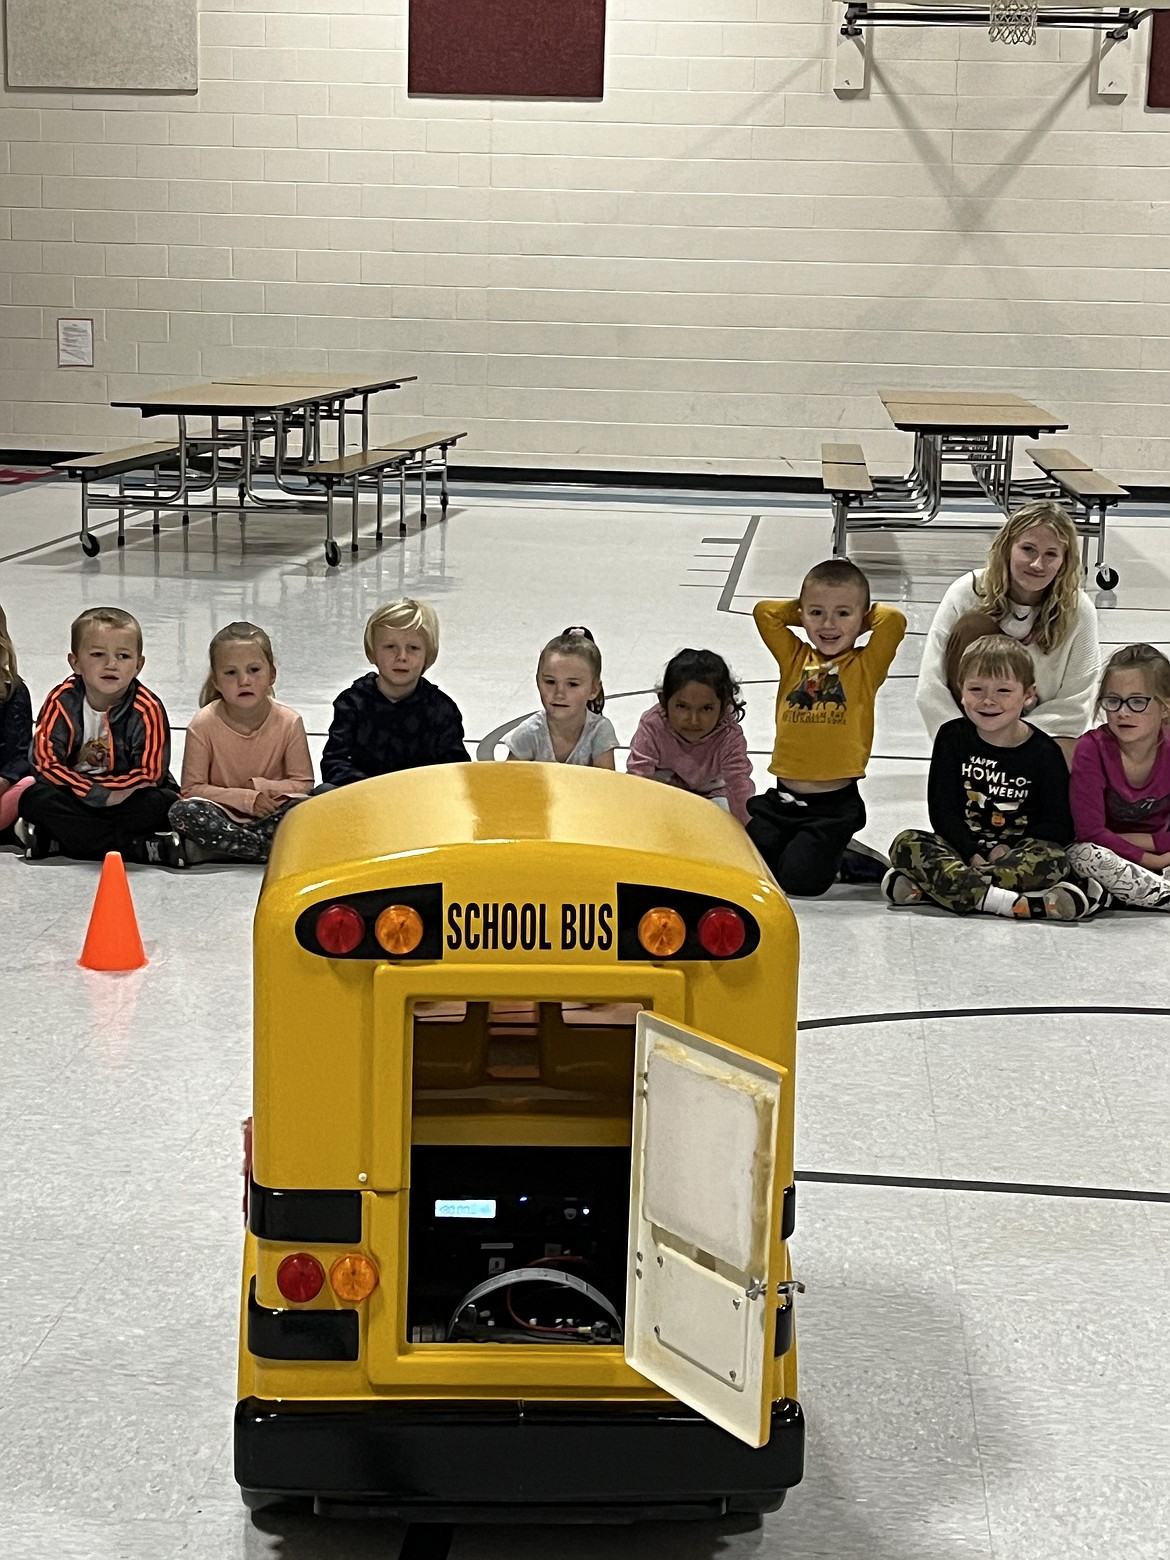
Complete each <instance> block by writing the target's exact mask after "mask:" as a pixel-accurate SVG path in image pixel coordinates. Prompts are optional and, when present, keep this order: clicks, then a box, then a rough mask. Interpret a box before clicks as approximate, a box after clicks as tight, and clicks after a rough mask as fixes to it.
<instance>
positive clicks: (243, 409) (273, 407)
mask: <svg viewBox="0 0 1170 1560" xmlns="http://www.w3.org/2000/svg"><path fill="white" fill-rule="evenodd" d="M314 390H316V394H314ZM335 394H336V392H335V391H333V390H331V389H329V388H328V387H327V386H321V385H317V386H314V387H309V386H307V385H245V384H198V385H179V386H178V387H177V388H176V389H174V390H151V391H147V392H145V393H144V394H142V395H140V396H128V397H125V398H123V399H121V400H118V401H111V403H110V405H111V406H133V407H137V408H138V410H139V411H140V412H141V413H142V415H143V417H160V416H162V415H163V414H164V413H167V412H169V413H171V414H172V415H174V414H178V413H183V412H187V413H189V414H190V415H191V416H194V417H201V416H208V417H211V416H225V415H226V416H229V417H230V416H233V415H234V416H237V417H243V416H248V415H250V414H251V413H254V412H282V411H287V410H288V409H289V407H292V406H304V405H306V403H307V402H309V401H313V400H320V399H324V398H325V397H327V396H333V395H335Z"/></svg>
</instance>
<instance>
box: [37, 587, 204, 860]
mask: <svg viewBox="0 0 1170 1560" xmlns="http://www.w3.org/2000/svg"><path fill="white" fill-rule="evenodd" d="M143 665H144V660H143V655H142V629H141V628H140V627H139V626H138V622H137V619H135V618H132V617H131V616H130V614H129V612H123V611H122V609H121V608H120V607H89V608H87V609H86V611H84V612H83V613H82V614H81V615H80V617H78V618H76V619H75V620H74V623H73V629H72V635H71V639H70V651H69V666H70V669H71V672H72V675H71V676H70V677H67V678H66V679H65V681H64V682H63V683H58V685H57V687H56V688H54V689H53V691H52V693H50V694H49V697H48V698H47V699H46V700H45V702H44V705H43V706H42V708H41V713H40V714H39V715H38V716H37V725H36V731H35V733H34V736H33V745H32V761H33V768H34V769H35V771H36V777H37V778H36V783H35V784H34V785H32V786H30V787H29V789H28V790H27V791H25V792H24V794H23V795H22V796H21V798H20V818H19V819H18V821H17V824H16V835H17V838H18V839H19V840H20V842H21V844H22V845H23V846H24V848H25V851H24V853H25V858H26V860H29V861H35V860H36V859H37V858H38V857H41V856H47V855H48V854H49V852H50V851H51V850H52V849H53V848H54V846H56V847H57V848H58V849H59V850H60V851H61V853H62V855H65V856H76V857H78V858H79V859H81V860H83V861H100V860H101V859H102V857H103V856H104V855H105V854H106V852H107V851H112V850H113V851H119V852H121V854H122V855H123V856H125V857H126V858H127V860H130V861H150V862H154V863H156V864H157V865H160V866H169V867H181V866H184V865H185V862H184V860H183V855H182V852H181V850H180V848H179V841H178V839H177V838H176V837H175V835H174V833H173V832H172V830H171V827H170V824H169V823H168V821H167V814H168V812H169V811H170V808H171V805H172V803H174V802H176V801H177V800H178V787H177V786H176V784H175V782H174V780H173V779H172V778H171V775H170V773H169V772H168V768H167V765H168V762H169V760H170V753H171V729H170V725H169V724H168V722H167V712H166V710H165V709H164V708H163V704H162V700H161V699H160V698H159V697H158V695H157V694H154V693H151V691H150V689H149V688H145V687H143V685H142V684H141V683H140V682H139V681H138V673H139V672H140V671H141V670H142V667H143Z"/></svg>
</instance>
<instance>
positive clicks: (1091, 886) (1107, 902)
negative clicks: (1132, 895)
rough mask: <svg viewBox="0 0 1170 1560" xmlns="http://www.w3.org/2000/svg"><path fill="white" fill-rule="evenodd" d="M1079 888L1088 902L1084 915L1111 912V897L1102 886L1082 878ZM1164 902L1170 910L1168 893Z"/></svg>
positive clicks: (1092, 879) (1094, 880)
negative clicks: (1103, 911)
mask: <svg viewBox="0 0 1170 1560" xmlns="http://www.w3.org/2000/svg"><path fill="white" fill-rule="evenodd" d="M1080 887H1081V889H1082V890H1083V891H1084V895H1085V898H1086V899H1087V900H1088V901H1089V908H1088V909H1087V910H1086V911H1085V914H1086V915H1100V913H1101V911H1102V910H1111V909H1112V908H1113V895H1112V894H1111V893H1110V892H1109V890H1108V889H1107V888H1106V887H1105V886H1104V884H1102V883H1098V882H1097V880H1096V879H1095V878H1084V879H1083V880H1082V882H1081V884H1080ZM1166 901H1167V905H1166V908H1167V909H1170V892H1168V893H1167V894H1166Z"/></svg>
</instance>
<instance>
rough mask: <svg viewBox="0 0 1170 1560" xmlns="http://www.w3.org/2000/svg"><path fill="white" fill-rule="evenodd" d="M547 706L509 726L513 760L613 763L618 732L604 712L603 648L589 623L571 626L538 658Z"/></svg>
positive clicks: (608, 766)
mask: <svg viewBox="0 0 1170 1560" xmlns="http://www.w3.org/2000/svg"><path fill="white" fill-rule="evenodd" d="M536 691H537V693H538V694H539V695H540V704H541V707H540V709H539V710H537V712H536V713H535V715H530V716H529V717H528V719H527V720H522V721H521V722H520V724H519V725H518V726H516V727H514V728H513V730H511V731H510V732H508V734H507V736H506V737H505V738H504V746H505V747H506V748H507V749H508V759H509V761H511V760H513V759H517V760H520V761H522V762H525V763H537V764H579V765H582V766H583V767H584V768H586V769H612V768H613V753H614V749H615V748H616V747H617V732H616V731H615V730H614V729H613V726H612V724H611V723H610V721H609V719H608V718H607V717H606V716H605V715H603V714H602V713H601V712H602V710H603V709H604V708H605V689H604V688H603V687H602V686H601V651H600V650H599V649H598V648H597V645H596V642H595V641H594V638H593V635H592V634H591V633H590V632H589V630H588V629H587V628H566V629H565V630H564V631H563V632H562V633H560V634H558V635H557V637H556V638H555V639H550V640H549V642H548V644H547V645H545V647H544V649H543V650H542V651H541V652H540V657H539V659H538V660H537V663H536Z"/></svg>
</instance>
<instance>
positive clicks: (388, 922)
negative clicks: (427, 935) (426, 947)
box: [374, 905, 423, 956]
mask: <svg viewBox="0 0 1170 1560" xmlns="http://www.w3.org/2000/svg"><path fill="white" fill-rule="evenodd" d="M374 936H375V937H376V938H377V939H378V942H379V943H380V945H381V946H382V947H383V948H385V950H386V952H387V953H395V954H398V955H399V956H401V955H402V954H405V953H413V952H414V950H415V949H416V948H417V947H418V945H419V943H420V942H422V938H423V921H422V916H421V915H419V913H418V911H417V910H415V909H414V908H413V907H412V906H410V905H387V906H386V908H385V910H383V911H382V913H381V915H380V916H379V917H378V919H377V920H376V921H375V922H374Z"/></svg>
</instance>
